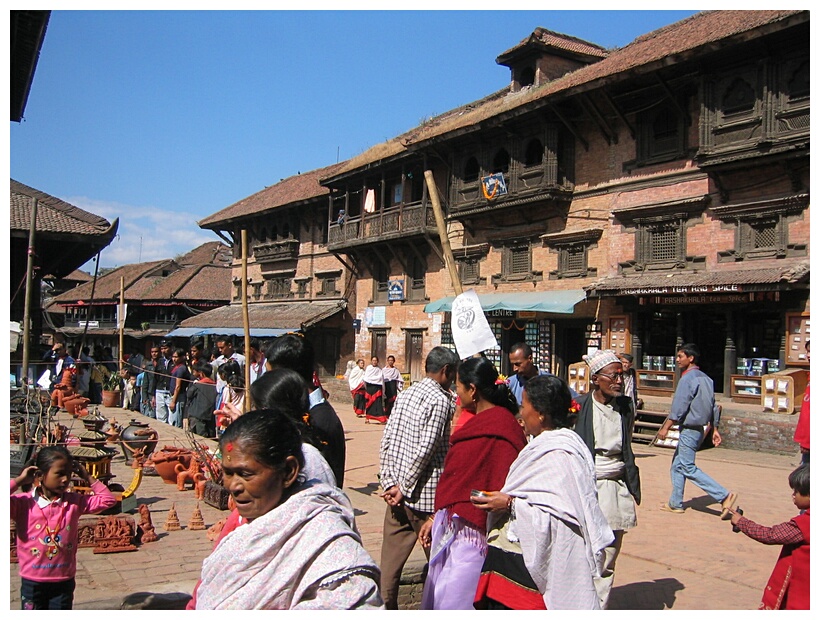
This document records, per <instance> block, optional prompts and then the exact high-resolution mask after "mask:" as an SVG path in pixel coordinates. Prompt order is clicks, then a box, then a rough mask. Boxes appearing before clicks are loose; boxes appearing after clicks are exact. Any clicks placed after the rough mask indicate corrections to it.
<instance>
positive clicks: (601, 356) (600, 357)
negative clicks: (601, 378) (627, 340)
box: [583, 349, 621, 375]
mask: <svg viewBox="0 0 820 620" xmlns="http://www.w3.org/2000/svg"><path fill="white" fill-rule="evenodd" d="M583 359H584V361H585V362H586V363H587V364H588V365H589V372H590V374H593V375H594V374H595V373H597V372H598V371H600V370H601V369H602V368H603V367H604V366H609V365H610V364H612V363H618V364H620V363H621V360H619V359H618V356H617V355H616V354H615V351H611V350H609V349H605V350H598V351H595V352H593V353H590V354H589V355H584V356H583Z"/></svg>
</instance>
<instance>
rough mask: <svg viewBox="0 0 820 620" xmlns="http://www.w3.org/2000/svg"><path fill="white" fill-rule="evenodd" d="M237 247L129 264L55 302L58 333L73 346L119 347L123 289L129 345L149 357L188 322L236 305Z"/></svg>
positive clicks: (211, 247) (209, 247)
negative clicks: (162, 340) (234, 271)
mask: <svg viewBox="0 0 820 620" xmlns="http://www.w3.org/2000/svg"><path fill="white" fill-rule="evenodd" d="M230 263H231V249H230V248H229V247H228V246H225V245H224V244H222V243H220V242H218V241H217V242H208V243H205V244H203V245H201V246H199V247H197V248H195V249H194V250H192V251H190V252H188V253H186V254H183V255H182V256H180V257H178V258H176V259H165V260H158V261H151V262H145V263H133V264H129V265H123V266H121V267H117V268H115V269H112V270H110V271H107V272H106V273H105V274H104V275H100V276H98V277H97V279H96V282H95V281H94V280H93V278H92V280H91V281H90V282H86V283H84V284H82V285H80V286H78V287H76V288H73V289H71V290H69V291H66V292H65V293H62V294H60V295H58V296H56V297H54V298H52V300H51V302H50V305H49V311H50V312H51V313H52V316H56V317H60V318H57V319H56V320H60V319H61V324H60V325H59V326H57V328H56V330H57V332H58V333H61V334H63V336H65V337H66V339H67V340H68V341H70V342H80V341H81V340H82V341H84V343H85V344H87V345H89V346H92V347H93V346H111V347H112V349H114V350H115V351H116V350H117V348H118V339H119V329H118V324H117V312H118V306H119V303H120V291H121V289H122V290H124V300H125V304H126V306H127V313H126V321H125V328H124V330H123V334H124V337H125V347H126V350H127V352H130V351H131V350H132V349H134V348H137V349H139V350H140V352H142V353H146V352H147V349H148V347H149V346H150V345H151V344H152V343H155V342H156V341H158V340H159V339H160V338H162V337H165V336H166V335H167V334H169V333H170V332H172V331H173V330H174V329H175V328H176V326H177V325H178V324H179V323H180V322H181V321H182V320H184V319H186V318H188V317H191V316H194V315H196V314H200V313H204V312H207V311H208V310H212V309H214V308H218V307H219V306H222V305H225V304H227V303H228V302H229V301H230V290H231V265H230Z"/></svg>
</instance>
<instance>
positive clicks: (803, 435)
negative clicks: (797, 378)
mask: <svg viewBox="0 0 820 620" xmlns="http://www.w3.org/2000/svg"><path fill="white" fill-rule="evenodd" d="M810 437H811V433H810V432H809V384H808V383H807V384H806V391H805V393H804V394H803V404H802V405H801V406H800V417H798V418H797V428H795V429H794V440H795V441H796V442H797V443H798V444H800V447H801V448H805V449H806V450H808V449H809V439H810Z"/></svg>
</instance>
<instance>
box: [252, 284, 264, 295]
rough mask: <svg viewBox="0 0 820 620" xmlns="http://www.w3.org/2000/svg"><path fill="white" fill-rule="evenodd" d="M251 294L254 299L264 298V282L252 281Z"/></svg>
mask: <svg viewBox="0 0 820 620" xmlns="http://www.w3.org/2000/svg"><path fill="white" fill-rule="evenodd" d="M251 290H252V293H251V296H252V297H253V298H254V299H261V298H262V282H251Z"/></svg>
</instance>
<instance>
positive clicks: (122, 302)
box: [117, 276, 125, 375]
mask: <svg viewBox="0 0 820 620" xmlns="http://www.w3.org/2000/svg"><path fill="white" fill-rule="evenodd" d="M119 323H120V324H119V325H118V327H119V328H120V350H119V353H118V354H117V357H118V358H119V362H118V366H119V369H120V375H122V357H123V331H124V330H125V276H120V321H119Z"/></svg>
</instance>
